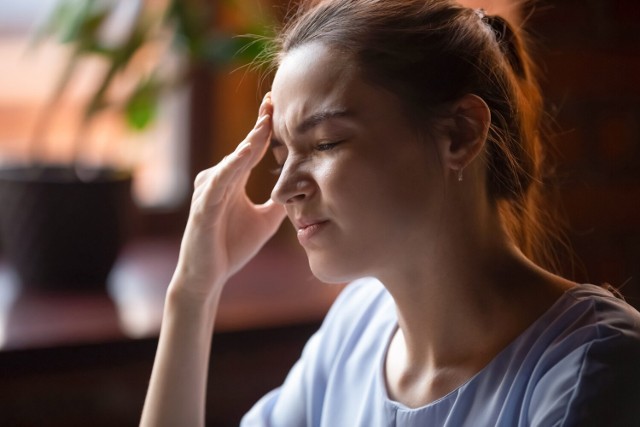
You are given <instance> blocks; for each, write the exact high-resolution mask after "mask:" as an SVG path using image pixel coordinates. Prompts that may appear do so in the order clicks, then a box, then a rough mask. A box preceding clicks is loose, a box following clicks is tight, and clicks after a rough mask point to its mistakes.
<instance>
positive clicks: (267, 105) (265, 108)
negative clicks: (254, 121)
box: [258, 92, 273, 117]
mask: <svg viewBox="0 0 640 427" xmlns="http://www.w3.org/2000/svg"><path fill="white" fill-rule="evenodd" d="M272 108H273V106H272V104H271V92H267V93H266V95H265V96H264V98H262V102H261V103H260V109H259V110H258V117H262V116H264V115H265V114H270V112H271V109H272Z"/></svg>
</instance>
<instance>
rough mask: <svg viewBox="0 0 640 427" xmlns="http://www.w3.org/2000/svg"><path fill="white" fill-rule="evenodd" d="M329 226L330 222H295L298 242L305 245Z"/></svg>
mask: <svg viewBox="0 0 640 427" xmlns="http://www.w3.org/2000/svg"><path fill="white" fill-rule="evenodd" d="M328 224H329V220H311V221H295V226H296V229H297V231H298V241H299V242H300V244H301V245H304V244H306V243H308V242H310V241H311V239H313V238H314V237H315V236H317V235H318V234H319V233H320V232H321V231H322V230H324V229H325V228H326V226H327V225H328Z"/></svg>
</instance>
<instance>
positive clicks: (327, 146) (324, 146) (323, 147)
mask: <svg viewBox="0 0 640 427" xmlns="http://www.w3.org/2000/svg"><path fill="white" fill-rule="evenodd" d="M342 142H344V141H342V140H341V141H335V142H322V143H320V144H317V145H316V146H314V147H313V150H314V151H318V152H325V151H331V150H333V149H334V148H336V147H337V146H338V145H339V144H341V143H342ZM274 157H276V163H278V165H277V166H276V167H275V168H273V169H271V170H270V171H269V172H270V173H271V174H273V175H275V176H279V175H280V174H281V173H282V168H283V167H284V162H282V163H279V162H278V161H277V159H278V157H282V156H276V154H275V151H274ZM285 160H286V156H285Z"/></svg>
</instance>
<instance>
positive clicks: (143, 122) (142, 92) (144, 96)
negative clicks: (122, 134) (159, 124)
mask: <svg viewBox="0 0 640 427" xmlns="http://www.w3.org/2000/svg"><path fill="white" fill-rule="evenodd" d="M160 92H161V86H160V83H159V82H158V81H157V80H156V79H155V78H153V77H151V78H149V79H147V80H145V81H143V82H140V83H139V84H138V86H137V87H136V89H135V90H134V91H133V93H132V94H131V96H130V97H129V100H128V101H127V103H126V106H125V117H126V120H127V124H128V125H129V127H131V128H132V129H134V130H137V131H142V130H144V129H146V128H147V126H149V125H150V124H151V123H153V121H154V120H155V118H156V116H157V113H158V101H159V99H160Z"/></svg>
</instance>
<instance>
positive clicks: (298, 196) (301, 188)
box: [271, 161, 315, 205]
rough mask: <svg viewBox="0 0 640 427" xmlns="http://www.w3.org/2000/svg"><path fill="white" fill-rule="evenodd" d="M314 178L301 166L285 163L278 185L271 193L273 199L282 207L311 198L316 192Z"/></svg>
mask: <svg viewBox="0 0 640 427" xmlns="http://www.w3.org/2000/svg"><path fill="white" fill-rule="evenodd" d="M314 188H315V185H314V181H313V178H312V177H311V175H310V174H309V173H308V171H305V170H304V168H303V167H301V165H295V164H294V163H290V162H288V161H287V162H285V164H284V166H283V167H282V172H281V173H280V176H279V177H278V181H277V182H276V185H275V186H274V187H273V190H272V191H271V199H272V200H273V201H274V202H276V203H280V204H282V205H284V204H290V203H294V202H296V201H302V200H304V199H307V198H309V197H310V196H311V195H312V194H313V192H314V191H315V190H314Z"/></svg>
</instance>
